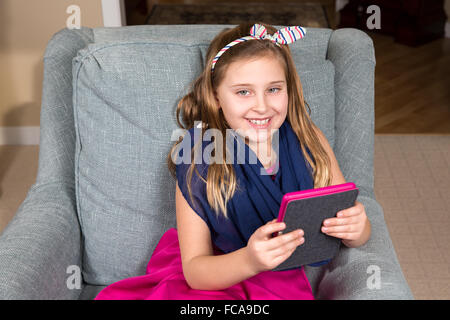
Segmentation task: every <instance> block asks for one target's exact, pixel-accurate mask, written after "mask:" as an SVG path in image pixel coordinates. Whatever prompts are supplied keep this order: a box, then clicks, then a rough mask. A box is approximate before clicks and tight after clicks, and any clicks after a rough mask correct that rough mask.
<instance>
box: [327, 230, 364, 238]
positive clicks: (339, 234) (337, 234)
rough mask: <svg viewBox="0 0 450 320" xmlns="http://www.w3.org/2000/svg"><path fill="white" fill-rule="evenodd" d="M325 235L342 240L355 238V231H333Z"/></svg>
mask: <svg viewBox="0 0 450 320" xmlns="http://www.w3.org/2000/svg"><path fill="white" fill-rule="evenodd" d="M327 235H329V236H331V237H335V238H339V239H342V240H355V239H357V233H346V232H335V233H327Z"/></svg>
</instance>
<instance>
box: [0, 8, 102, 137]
mask: <svg viewBox="0 0 450 320" xmlns="http://www.w3.org/2000/svg"><path fill="white" fill-rule="evenodd" d="M73 4H74V5H78V6H79V7H80V12H81V15H80V16H81V25H82V26H86V27H101V26H103V18H102V5H101V0H32V1H30V0H0V70H1V75H0V145H1V144H26V141H28V142H29V143H30V144H39V118H40V108H41V106H40V103H41V95H42V79H43V55H44V52H45V47H46V45H47V43H48V41H49V40H50V38H51V37H52V35H53V34H54V33H56V32H57V31H59V30H61V29H62V28H65V27H66V20H67V19H68V17H69V16H70V15H71V14H70V13H66V10H67V8H68V7H69V6H70V5H73ZM23 128H27V129H29V130H20V129H23ZM24 135H25V136H24Z"/></svg>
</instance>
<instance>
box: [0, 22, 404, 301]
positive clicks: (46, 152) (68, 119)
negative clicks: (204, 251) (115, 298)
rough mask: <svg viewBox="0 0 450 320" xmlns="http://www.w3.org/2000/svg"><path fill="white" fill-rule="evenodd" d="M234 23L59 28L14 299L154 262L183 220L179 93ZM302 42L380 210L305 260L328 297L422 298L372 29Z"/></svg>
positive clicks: (9, 262) (314, 80)
mask: <svg viewBox="0 0 450 320" xmlns="http://www.w3.org/2000/svg"><path fill="white" fill-rule="evenodd" d="M224 27H227V26H225V25H168V26H162V25H153V26H129V27H121V28H95V29H90V28H81V29H79V30H77V29H73V30H69V29H63V30H61V31H59V32H58V33H56V34H55V35H54V36H53V37H52V39H51V40H50V41H49V43H48V46H47V49H46V51H45V55H44V82H43V94H42V109H41V122H40V126H41V135H40V150H39V168H38V174H37V178H36V182H35V184H34V185H33V186H32V187H31V188H30V190H29V192H28V194H27V196H26V198H25V200H24V202H23V203H22V204H21V206H20V207H19V209H18V212H17V213H16V215H15V216H14V218H13V219H12V221H11V222H10V223H9V225H8V226H7V227H6V229H5V230H4V231H3V233H2V234H1V236H0V298H1V299H92V298H94V297H95V295H96V294H97V293H98V292H99V291H100V290H101V289H102V288H104V287H105V286H106V285H108V284H110V283H113V282H116V281H118V280H120V279H123V278H128V277H132V276H138V275H142V274H144V273H145V267H146V265H147V262H148V261H149V259H150V257H151V254H152V252H153V250H154V248H155V247H156V245H157V243H158V240H159V239H160V237H161V236H162V235H163V233H164V232H165V231H166V230H167V229H169V228H172V227H176V219H175V180H174V179H173V178H172V177H171V175H170V174H169V171H168V169H167V167H166V164H165V158H166V156H167V154H168V152H169V150H170V146H171V144H172V143H173V142H172V141H171V138H172V132H173V131H174V130H175V129H176V128H177V125H176V120H175V107H176V103H177V101H178V100H179V99H180V98H181V97H182V96H183V95H184V94H185V93H186V92H187V91H188V90H189V87H188V85H189V83H190V82H191V81H192V80H193V79H194V78H195V77H196V75H198V74H199V72H200V70H201V68H202V66H203V63H204V57H205V53H206V49H207V47H208V43H209V41H210V40H211V39H212V38H213V37H214V36H215V35H216V34H217V33H218V32H219V31H220V30H221V29H222V28H224ZM180 35H182V36H183V37H181V36H180ZM290 47H291V49H292V52H293V55H294V60H295V62H296V66H297V71H298V73H299V75H300V79H301V81H302V84H303V89H304V95H305V99H306V101H307V102H308V104H309V106H310V107H311V117H312V119H313V121H314V122H315V123H316V124H317V125H318V126H319V127H320V129H321V130H322V131H323V132H324V134H325V135H326V136H327V138H328V140H329V142H330V144H331V146H332V147H333V149H334V151H335V154H336V157H337V159H338V161H339V164H340V167H341V170H342V172H343V174H344V176H345V178H346V180H347V181H352V182H355V184H356V185H357V186H358V187H359V190H360V194H359V196H358V201H360V202H362V203H363V204H364V206H365V208H366V212H367V214H368V217H369V219H370V221H371V223H372V237H371V239H370V240H369V241H368V242H367V243H366V244H365V245H364V246H362V247H360V248H355V249H349V248H346V247H343V248H342V249H341V251H340V253H339V255H338V256H337V257H336V258H335V259H334V260H333V261H332V262H331V263H329V264H327V265H324V266H321V267H305V270H306V273H307V276H308V278H309V280H310V282H311V286H312V288H313V291H314V294H315V297H316V298H317V299H412V298H413V296H412V294H411V291H410V289H409V287H408V284H407V282H406V280H405V278H404V276H403V273H402V270H401V268H400V265H399V263H398V260H397V257H396V254H395V251H394V248H393V246H392V242H391V239H390V237H389V233H388V230H387V228H386V224H385V221H384V216H383V210H382V208H381V206H380V205H379V204H378V202H377V201H376V199H375V196H374V190H373V146H374V68H375V56H374V48H373V44H372V41H371V39H370V38H369V37H368V36H367V35H366V34H365V33H363V32H361V31H358V30H356V29H340V30H335V31H333V30H330V29H319V28H308V30H307V34H306V37H305V38H304V39H302V41H297V42H295V43H294V44H292V45H290Z"/></svg>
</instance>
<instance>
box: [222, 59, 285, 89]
mask: <svg viewBox="0 0 450 320" xmlns="http://www.w3.org/2000/svg"><path fill="white" fill-rule="evenodd" d="M223 80H224V83H225V84H227V85H233V84H236V83H254V84H258V83H269V82H271V81H275V80H285V72H284V66H283V63H282V62H281V61H280V59H279V58H277V57H272V56H269V57H261V58H256V59H245V60H239V61H235V62H232V63H231V64H230V65H229V66H228V68H227V70H226V72H225V77H224V79H223Z"/></svg>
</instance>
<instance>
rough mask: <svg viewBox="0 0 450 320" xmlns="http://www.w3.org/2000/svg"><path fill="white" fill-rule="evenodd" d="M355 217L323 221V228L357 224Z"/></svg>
mask: <svg viewBox="0 0 450 320" xmlns="http://www.w3.org/2000/svg"><path fill="white" fill-rule="evenodd" d="M358 221H359V220H358V218H357V217H350V218H330V219H326V220H324V221H323V226H324V227H332V226H343V225H347V224H356V223H358Z"/></svg>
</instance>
